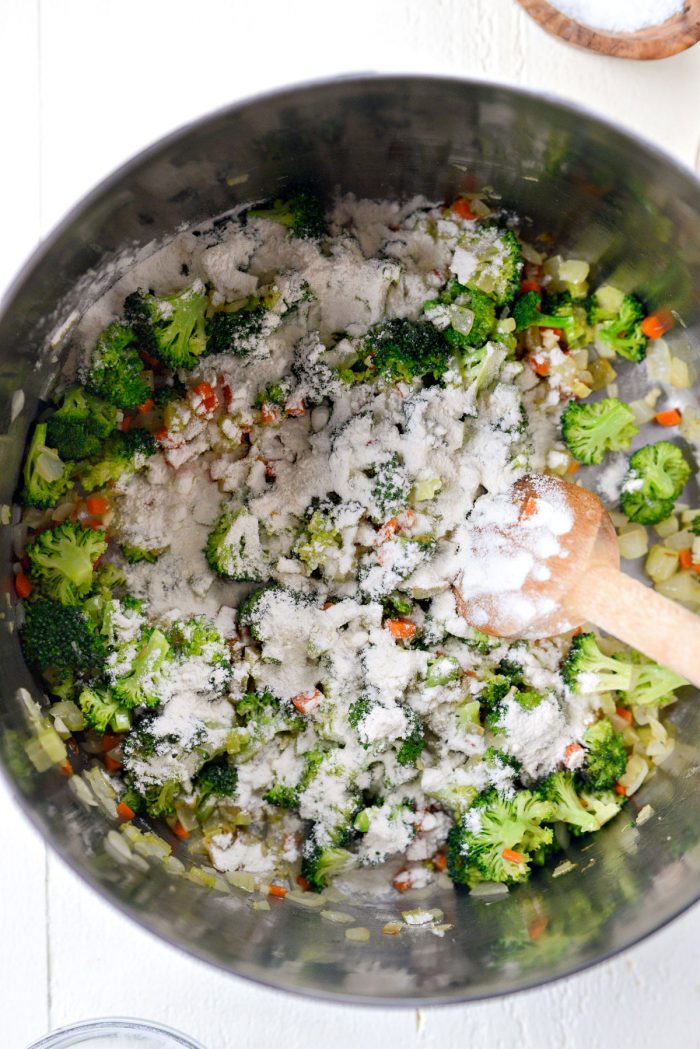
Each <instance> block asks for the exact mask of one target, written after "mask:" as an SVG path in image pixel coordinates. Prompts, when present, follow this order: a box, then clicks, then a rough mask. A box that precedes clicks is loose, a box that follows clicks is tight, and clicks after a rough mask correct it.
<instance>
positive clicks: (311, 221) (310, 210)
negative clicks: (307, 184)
mask: <svg viewBox="0 0 700 1049" xmlns="http://www.w3.org/2000/svg"><path fill="white" fill-rule="evenodd" d="M247 215H248V217H249V218H258V219H268V220H269V221H271V222H279V223H280V225H282V226H286V227H287V229H288V230H289V231H290V233H292V234H293V235H294V236H295V237H303V238H309V239H312V240H318V239H319V238H320V237H323V236H325V234H326V215H325V210H324V207H323V204H322V202H321V200H320V199H319V198H318V197H317V196H316V195H315V194H313V193H311V192H310V191H309V190H300V191H299V192H298V193H293V194H291V196H289V197H288V198H287V199H286V200H281V199H278V200H275V201H274V203H273V204H272V205H271V206H270V207H267V208H251V209H250V211H248V212H247Z"/></svg>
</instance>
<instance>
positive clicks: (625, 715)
mask: <svg viewBox="0 0 700 1049" xmlns="http://www.w3.org/2000/svg"><path fill="white" fill-rule="evenodd" d="M615 713H616V714H617V716H618V717H619V718H620V720H621V721H624V722H626V723H627V724H628V725H631V724H632V711H631V710H628V709H627V708H626V707H615Z"/></svg>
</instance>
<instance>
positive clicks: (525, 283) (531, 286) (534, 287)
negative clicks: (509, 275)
mask: <svg viewBox="0 0 700 1049" xmlns="http://www.w3.org/2000/svg"><path fill="white" fill-rule="evenodd" d="M528 291H536V292H537V294H538V295H539V294H540V293H541V291H542V285H541V284H539V283H538V281H536V280H521V281H520V292H521V294H522V295H526V294H527V293H528Z"/></svg>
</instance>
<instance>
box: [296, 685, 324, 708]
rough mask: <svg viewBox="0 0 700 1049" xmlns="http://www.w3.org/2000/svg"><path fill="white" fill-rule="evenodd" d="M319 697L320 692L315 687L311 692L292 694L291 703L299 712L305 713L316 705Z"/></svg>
mask: <svg viewBox="0 0 700 1049" xmlns="http://www.w3.org/2000/svg"><path fill="white" fill-rule="evenodd" d="M320 698H321V693H320V692H319V691H318V689H317V688H315V689H314V690H313V692H300V693H299V695H298V696H292V705H293V706H295V707H296V709H297V710H298V711H299V713H300V714H307V713H308V712H309V710H310V709H311V707H313V706H316V705H317V703H318V700H319V699H320Z"/></svg>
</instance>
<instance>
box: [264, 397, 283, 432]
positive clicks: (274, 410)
mask: <svg viewBox="0 0 700 1049" xmlns="http://www.w3.org/2000/svg"><path fill="white" fill-rule="evenodd" d="M279 419H280V410H279V408H278V407H277V405H276V404H272V402H271V401H263V404H262V407H261V409H260V421H261V422H262V424H263V426H270V425H271V424H272V423H276V422H279Z"/></svg>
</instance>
